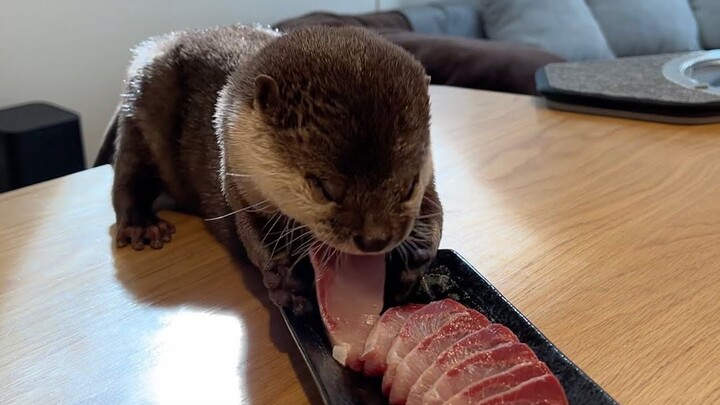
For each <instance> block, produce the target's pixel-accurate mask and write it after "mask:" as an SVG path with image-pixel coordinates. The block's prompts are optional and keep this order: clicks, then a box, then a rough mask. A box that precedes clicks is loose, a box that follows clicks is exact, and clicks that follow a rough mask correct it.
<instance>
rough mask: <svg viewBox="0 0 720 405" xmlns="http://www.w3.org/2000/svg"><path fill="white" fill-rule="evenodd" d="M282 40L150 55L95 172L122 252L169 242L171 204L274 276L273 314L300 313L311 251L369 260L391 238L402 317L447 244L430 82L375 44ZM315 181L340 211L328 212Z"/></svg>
mask: <svg viewBox="0 0 720 405" xmlns="http://www.w3.org/2000/svg"><path fill="white" fill-rule="evenodd" d="M280 37H281V34H280V33H278V32H275V31H271V30H268V29H262V28H257V27H244V26H230V27H220V28H215V29H209V30H202V31H188V32H180V33H173V34H168V35H165V36H161V37H157V38H152V39H150V40H148V41H147V42H145V43H143V44H141V45H139V46H138V47H137V49H136V51H135V57H134V58H133V61H132V63H131V65H130V68H129V69H128V78H127V80H126V88H125V91H124V93H123V95H122V102H121V107H120V108H119V110H118V113H117V118H116V120H115V121H114V122H113V123H112V124H111V126H110V128H109V136H107V138H106V141H105V144H104V145H103V147H102V148H101V153H100V154H99V157H98V161H97V163H98V164H100V163H103V159H109V158H110V156H113V159H112V162H113V165H114V168H115V181H114V184H113V191H112V192H113V205H114V207H115V210H116V216H117V224H118V243H119V244H120V245H123V244H124V243H128V242H129V243H131V244H132V245H133V247H134V248H136V249H141V248H143V246H144V243H145V242H149V243H150V244H151V246H152V247H154V248H160V247H162V245H163V243H166V242H167V241H169V240H170V239H171V237H172V236H171V235H172V233H173V232H174V230H173V228H172V226H171V225H170V224H168V223H166V222H164V221H162V220H161V219H159V218H157V217H156V215H155V211H154V209H153V204H154V202H155V201H156V199H157V197H158V196H159V195H160V194H161V193H165V194H167V195H169V196H170V197H172V199H173V200H174V201H175V203H176V208H178V209H181V210H184V211H187V212H190V213H194V214H196V215H200V216H202V217H203V218H206V219H208V221H207V224H208V226H209V227H210V230H211V231H212V232H213V234H214V235H215V236H216V237H217V238H218V239H219V240H220V241H221V242H222V243H223V244H225V245H226V246H227V247H228V248H229V249H232V250H234V251H238V250H242V251H243V252H244V253H245V254H246V255H247V257H248V258H249V259H250V261H251V262H252V263H253V264H254V265H256V266H257V267H259V268H260V269H262V271H263V276H264V280H265V284H266V286H267V287H268V289H269V291H270V295H271V298H272V299H273V301H274V302H276V303H277V304H278V305H292V306H293V307H294V308H295V309H296V311H297V312H303V311H306V310H307V309H308V308H309V304H308V300H307V298H306V297H307V296H308V293H309V292H310V291H311V286H310V285H308V283H307V282H302V280H301V278H300V277H297V276H296V274H294V272H293V269H294V268H295V267H294V264H296V263H297V262H298V260H299V259H301V258H302V256H303V255H305V254H306V253H307V249H308V248H309V247H310V246H312V245H313V244H316V243H318V241H321V242H323V243H325V244H329V245H331V246H333V247H336V248H339V249H342V250H343V251H349V252H353V253H356V250H357V248H356V246H355V245H353V243H352V238H353V236H357V235H361V236H368V235H370V236H372V237H387V238H389V239H391V240H392V243H391V244H390V245H388V250H390V249H393V250H392V252H391V253H390V254H389V255H388V258H389V259H388V260H389V262H390V264H391V266H392V270H391V271H389V272H388V283H387V289H386V291H387V300H388V301H389V302H397V301H398V300H401V299H402V298H404V296H405V295H406V294H407V293H408V290H409V288H410V287H411V286H413V285H414V283H415V281H416V280H417V278H418V276H419V275H420V273H421V271H422V269H423V268H424V267H425V266H426V265H427V264H428V262H429V261H430V260H431V259H432V258H433V257H434V255H435V252H436V250H437V247H438V244H439V240H440V236H441V230H442V207H441V205H440V201H439V199H438V196H437V193H436V192H435V187H434V180H433V168H432V157H431V146H430V138H429V118H430V117H429V99H428V94H427V80H426V78H425V75H424V72H423V69H422V67H421V66H420V65H419V63H417V62H416V61H415V60H414V59H412V57H411V56H410V55H409V54H407V53H405V51H403V50H401V49H400V48H397V47H395V46H394V45H392V44H390V43H388V42H386V41H384V40H382V39H381V38H379V37H378V36H375V35H374V34H371V33H369V32H368V31H364V30H362V29H357V28H321V27H315V28H308V29H303V30H301V31H298V32H293V33H288V34H283V35H282V39H283V40H282V41H280V40H278V39H279V38H280ZM260 76H262V77H264V78H266V79H263V80H260V79H258V77H260ZM113 134H116V137H113V136H112V135H113ZM110 145H113V146H110ZM308 176H319V177H321V178H322V179H323V180H324V181H326V182H328V183H329V184H332V185H333V187H334V188H333V190H336V191H337V193H336V194H337V195H339V196H341V197H342V198H341V199H339V200H338V201H327V200H325V199H324V197H323V195H322V194H320V193H319V192H318V189H317V187H313V183H312V182H309V181H308V179H307V178H308ZM416 177H417V179H418V182H417V186H416V190H415V192H414V193H412V195H410V196H409V198H408V199H407V200H403V199H402V198H401V196H403V195H406V194H408V191H409V187H410V185H411V184H412V183H413V180H414V179H415V178H416Z"/></svg>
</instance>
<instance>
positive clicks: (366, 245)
mask: <svg viewBox="0 0 720 405" xmlns="http://www.w3.org/2000/svg"><path fill="white" fill-rule="evenodd" d="M353 242H354V243H355V246H357V248H358V249H360V251H362V252H365V253H376V252H380V251H381V250H383V249H385V248H386V247H387V246H388V245H389V244H390V237H389V236H385V237H381V238H376V237H367V236H364V235H355V236H353Z"/></svg>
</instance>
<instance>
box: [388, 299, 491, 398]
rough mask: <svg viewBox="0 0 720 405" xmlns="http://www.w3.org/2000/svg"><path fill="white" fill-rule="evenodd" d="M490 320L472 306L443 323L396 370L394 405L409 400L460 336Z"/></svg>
mask: <svg viewBox="0 0 720 405" xmlns="http://www.w3.org/2000/svg"><path fill="white" fill-rule="evenodd" d="M489 324H490V321H488V319H487V318H486V317H485V316H484V315H483V314H481V313H479V312H477V311H475V310H472V309H468V310H467V312H465V313H464V314H462V315H460V316H458V317H456V318H454V319H453V320H452V321H450V322H448V323H446V324H445V325H443V326H442V327H441V328H440V329H438V330H437V331H436V332H435V333H433V334H431V335H430V336H428V337H426V338H424V339H423V340H422V341H420V343H418V345H417V346H415V348H414V349H412V351H410V353H408V354H407V356H405V358H404V359H403V360H402V361H401V362H400V364H399V365H398V367H397V370H396V371H395V377H394V379H393V383H392V388H391V389H390V394H389V400H390V403H391V404H393V405H402V404H404V403H405V401H406V400H407V397H408V394H409V392H410V388H411V387H412V386H413V384H414V383H415V382H416V381H417V379H418V377H420V374H422V373H423V371H425V370H426V369H427V368H428V367H430V366H431V365H432V363H433V362H434V361H435V359H437V357H438V355H440V353H442V352H443V351H444V350H445V349H446V348H448V347H449V346H451V345H452V344H453V343H455V342H456V341H458V340H459V339H461V338H463V337H465V336H467V335H468V334H470V333H472V332H475V331H477V330H479V329H482V328H484V327H485V326H487V325H489Z"/></svg>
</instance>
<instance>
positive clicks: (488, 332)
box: [406, 323, 518, 405]
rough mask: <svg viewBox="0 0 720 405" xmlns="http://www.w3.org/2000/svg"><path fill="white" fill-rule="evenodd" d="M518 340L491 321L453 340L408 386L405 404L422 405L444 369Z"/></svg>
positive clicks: (505, 328)
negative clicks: (410, 385) (411, 384)
mask: <svg viewBox="0 0 720 405" xmlns="http://www.w3.org/2000/svg"><path fill="white" fill-rule="evenodd" d="M516 342H518V338H517V336H515V334H514V333H513V332H512V331H511V330H510V329H508V328H507V327H505V326H503V325H500V324H498V323H493V324H490V325H488V326H487V327H485V328H482V329H480V330H478V331H476V332H473V333H471V334H469V335H467V336H465V337H464V338H462V339H460V340H458V341H457V342H454V343H453V344H452V345H451V346H450V347H448V348H447V349H445V350H444V351H443V352H442V353H440V355H439V356H438V357H437V358H436V359H435V360H434V361H433V363H432V365H430V366H429V367H428V368H427V369H426V370H425V371H423V372H422V374H420V377H418V379H417V381H415V383H414V384H413V386H412V387H411V388H410V393H409V394H408V398H407V402H406V403H407V405H422V403H423V397H424V396H425V393H427V391H428V390H429V389H430V387H432V386H433V384H435V381H437V379H438V378H440V377H441V376H442V375H443V374H445V372H446V371H448V370H450V369H451V368H453V367H455V366H456V365H457V364H459V363H460V362H461V361H463V360H465V359H466V358H468V357H470V356H471V355H473V354H476V353H478V352H482V351H486V350H489V349H492V348H494V347H496V346H498V345H501V344H505V343H516Z"/></svg>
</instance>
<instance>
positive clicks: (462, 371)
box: [423, 343, 540, 405]
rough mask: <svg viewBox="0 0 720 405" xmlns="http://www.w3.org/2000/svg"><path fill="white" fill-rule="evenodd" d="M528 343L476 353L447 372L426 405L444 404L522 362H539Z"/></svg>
mask: <svg viewBox="0 0 720 405" xmlns="http://www.w3.org/2000/svg"><path fill="white" fill-rule="evenodd" d="M539 361H540V360H538V358H537V356H535V353H533V351H532V349H530V347H528V345H526V344H524V343H511V344H506V345H502V346H498V347H496V348H494V349H492V350H488V351H484V352H480V353H477V354H474V355H472V356H470V357H468V358H466V359H465V360H463V361H462V362H460V364H458V365H456V366H455V367H453V368H451V369H450V370H448V371H446V372H445V374H443V375H442V376H441V377H440V378H438V380H437V381H435V384H433V386H432V387H431V388H430V389H429V390H428V392H427V393H426V394H425V397H424V398H423V403H424V404H426V405H441V404H442V403H444V402H445V401H447V400H448V399H450V397H452V396H453V395H455V394H457V393H459V392H460V391H462V390H463V389H465V388H467V387H468V386H469V385H470V384H472V383H474V382H476V381H479V380H481V379H484V378H487V377H490V376H493V375H495V374H499V373H502V372H504V371H505V370H507V369H509V368H512V367H514V366H516V365H518V364H522V363H535V362H539Z"/></svg>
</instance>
